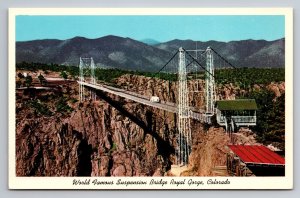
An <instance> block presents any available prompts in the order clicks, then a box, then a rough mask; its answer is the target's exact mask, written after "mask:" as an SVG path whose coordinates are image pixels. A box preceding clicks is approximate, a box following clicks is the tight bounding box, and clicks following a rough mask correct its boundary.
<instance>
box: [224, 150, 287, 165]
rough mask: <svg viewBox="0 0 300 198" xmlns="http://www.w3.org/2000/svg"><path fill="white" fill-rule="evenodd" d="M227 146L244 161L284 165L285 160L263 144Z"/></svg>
mask: <svg viewBox="0 0 300 198" xmlns="http://www.w3.org/2000/svg"><path fill="white" fill-rule="evenodd" d="M229 148H230V149H231V150H232V151H233V152H234V153H235V154H236V155H238V156H239V157H240V159H241V160H242V161H243V162H244V163H246V164H247V163H252V164H268V165H284V164H285V160H284V158H283V157H281V156H280V155H278V154H277V153H275V152H273V151H271V150H270V149H268V148H267V147H265V146H256V145H255V146H252V145H229Z"/></svg>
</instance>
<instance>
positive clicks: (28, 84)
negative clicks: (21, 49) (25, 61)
mask: <svg viewBox="0 0 300 198" xmlns="http://www.w3.org/2000/svg"><path fill="white" fill-rule="evenodd" d="M24 84H25V87H30V86H31V84H32V77H31V76H30V75H27V76H26V77H25V81H24Z"/></svg>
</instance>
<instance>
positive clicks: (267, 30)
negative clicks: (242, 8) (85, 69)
mask: <svg viewBox="0 0 300 198" xmlns="http://www.w3.org/2000/svg"><path fill="white" fill-rule="evenodd" d="M284 26H285V24H284V16H280V15H277V16H270V15H268V16H264V15H261V16H259V15H256V16H255V15H252V16H246V15H243V16H238V15H232V16H228V15H227V16H217V15H212V16H203V15H202V16H153V15H152V16H16V40H17V41H28V40H36V39H69V38H73V37H75V36H83V37H87V38H99V37H102V36H106V35H116V36H122V37H130V38H132V39H136V40H143V39H149V38H151V39H155V40H157V41H160V42H165V41H169V40H172V39H192V40H198V41H208V40H217V41H232V40H244V39H265V40H269V41H270V40H275V39H279V38H283V37H284V35H285V32H284Z"/></svg>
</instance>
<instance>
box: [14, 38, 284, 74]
mask: <svg viewBox="0 0 300 198" xmlns="http://www.w3.org/2000/svg"><path fill="white" fill-rule="evenodd" d="M147 42H148V44H147ZM208 46H210V47H212V48H213V49H214V50H215V51H217V52H218V53H219V54H220V55H222V56H223V57H225V58H226V59H227V60H228V61H229V62H231V63H232V64H233V65H235V66H236V67H284V60H285V56H284V54H285V48H284V47H285V39H284V38H282V39H278V40H274V41H266V40H242V41H230V42H219V41H207V42H201V41H197V42H196V41H193V40H178V39H175V40H172V41H168V42H164V43H158V42H157V43H156V42H155V40H152V39H147V40H146V41H144V42H141V41H137V40H134V39H131V38H123V37H118V36H113V35H108V36H104V37H101V38H97V39H88V38H84V37H74V38H72V39H67V40H56V39H44V40H33V41H22V42H16V62H17V63H20V62H23V61H25V62H39V63H56V64H64V65H75V66H76V65H78V64H79V57H93V59H94V62H95V63H96V65H97V66H98V67H101V68H120V69H125V70H140V71H158V70H159V69H160V68H161V67H162V66H163V65H164V64H165V63H166V62H167V61H168V60H169V59H170V58H171V57H172V55H173V54H174V52H175V51H176V50H178V48H179V47H184V48H185V49H196V47H197V49H206V48H207V47H208Z"/></svg>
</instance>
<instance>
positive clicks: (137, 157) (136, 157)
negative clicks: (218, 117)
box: [16, 75, 274, 176]
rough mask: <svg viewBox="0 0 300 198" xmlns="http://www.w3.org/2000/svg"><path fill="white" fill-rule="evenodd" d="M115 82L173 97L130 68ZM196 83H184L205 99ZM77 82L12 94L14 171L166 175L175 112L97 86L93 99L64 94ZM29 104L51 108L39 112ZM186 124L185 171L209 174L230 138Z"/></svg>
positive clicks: (198, 100)
mask: <svg viewBox="0 0 300 198" xmlns="http://www.w3.org/2000/svg"><path fill="white" fill-rule="evenodd" d="M115 83H116V85H118V86H119V87H122V88H123V89H127V90H130V91H134V92H137V93H140V94H143V95H146V96H149V97H150V96H152V95H156V96H159V97H160V98H161V99H162V100H165V101H169V102H176V98H177V92H176V91H174V90H176V86H177V85H176V83H169V82H167V81H162V80H158V79H150V78H146V77H141V76H133V75H125V76H122V77H120V78H118V79H116V82H115ZM199 85H201V86H199ZM202 85H203V82H202V81H198V82H197V83H195V82H191V83H190V84H189V86H190V87H193V88H192V90H194V92H191V93H190V94H191V96H192V95H193V100H192V101H190V102H191V103H193V104H195V105H196V106H198V107H201V106H203V104H204V96H203V88H197V87H198V86H199V87H203V86H202ZM157 87H160V89H157ZM271 87H274V86H271ZM270 89H273V88H270ZM77 90H78V87H77V84H76V83H74V84H72V85H70V86H65V87H62V90H61V93H59V94H58V95H55V93H53V92H51V91H48V92H47V93H40V94H37V93H35V95H34V97H32V98H30V99H28V98H26V97H24V96H22V97H19V98H17V101H16V106H17V112H16V120H17V122H16V174H17V176H164V175H169V174H168V170H169V169H170V167H171V164H172V163H174V161H175V157H174V147H175V145H176V126H177V117H176V114H173V113H168V112H165V111H162V110H159V109H154V108H152V107H148V106H144V105H142V104H138V103H135V102H132V101H130V100H125V99H123V98H120V97H117V96H114V95H109V94H105V93H102V92H98V93H97V95H98V100H97V101H95V102H93V101H86V102H84V103H79V102H78V101H77V102H76V101H75V102H74V101H73V102H70V101H71V99H72V97H77V94H78V92H77ZM218 90H219V95H220V97H222V98H227V99H229V98H233V97H234V94H240V93H241V90H238V89H236V88H233V86H229V85H228V87H227V91H226V90H225V89H224V87H223V88H222V90H223V91H220V90H221V88H218ZM56 94H57V93H56ZM53 95H54V96H53ZM50 96H51V97H50ZM61 98H67V99H66V101H67V104H66V105H68V106H69V107H70V108H71V109H72V110H69V108H65V109H67V110H65V111H60V112H58V110H57V109H58V104H59V101H60V100H61ZM190 98H192V97H190ZM34 101H35V103H33V102H34ZM30 104H35V106H33V105H30ZM36 104H39V105H40V106H38V107H41V106H42V107H44V108H46V107H47V108H48V109H49V111H50V112H52V114H49V115H48V116H45V115H42V114H41V113H40V112H39V111H40V110H39V109H38V108H37V105H36ZM191 130H192V139H193V146H192V153H191V156H190V163H189V164H190V165H189V168H190V170H189V171H188V173H186V174H187V175H194V176H196V175H201V176H209V175H213V173H212V168H213V167H215V166H221V165H225V160H226V152H227V150H226V145H227V144H228V143H230V142H232V139H230V138H229V136H228V135H227V134H226V133H225V132H224V130H223V129H222V128H215V127H208V126H204V125H202V124H201V123H199V122H197V121H192V129H191ZM245 137H248V135H239V136H236V137H235V139H234V141H235V142H242V143H243V144H247V143H249V142H251V141H252V143H255V140H254V138H250V139H249V138H248V139H247V138H246V139H245Z"/></svg>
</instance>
